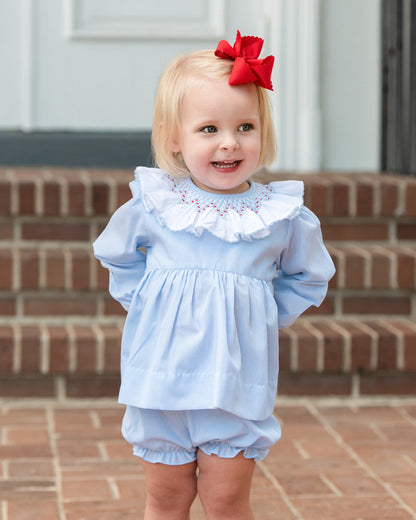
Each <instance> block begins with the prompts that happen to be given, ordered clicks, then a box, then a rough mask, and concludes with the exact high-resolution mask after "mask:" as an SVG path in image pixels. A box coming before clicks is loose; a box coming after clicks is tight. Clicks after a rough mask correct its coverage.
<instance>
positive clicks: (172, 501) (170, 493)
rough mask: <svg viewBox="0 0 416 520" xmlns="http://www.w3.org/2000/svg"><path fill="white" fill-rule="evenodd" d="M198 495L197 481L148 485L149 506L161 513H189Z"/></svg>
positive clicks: (188, 480)
mask: <svg viewBox="0 0 416 520" xmlns="http://www.w3.org/2000/svg"><path fill="white" fill-rule="evenodd" d="M196 495H197V484H196V479H193V478H189V479H187V480H183V479H182V480H181V482H180V484H179V483H176V482H174V481H173V482H171V483H169V484H167V483H163V484H161V483H160V482H153V483H149V482H148V484H147V505H148V507H150V508H151V509H152V510H158V511H159V512H170V513H172V512H174V511H178V512H180V511H187V510H189V508H190V507H191V505H192V503H193V501H194V500H195V497H196Z"/></svg>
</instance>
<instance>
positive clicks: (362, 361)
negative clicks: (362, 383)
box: [342, 322, 372, 372]
mask: <svg viewBox="0 0 416 520" xmlns="http://www.w3.org/2000/svg"><path fill="white" fill-rule="evenodd" d="M342 326H343V327H344V328H345V329H347V330H348V332H349V333H350V337H351V370H352V371H354V372H361V371H363V370H370V368H371V345H372V339H371V335H370V333H369V332H365V330H363V329H362V328H361V327H359V326H358V325H355V324H354V323H351V322H347V323H343V324H342Z"/></svg>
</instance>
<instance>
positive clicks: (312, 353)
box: [290, 321, 318, 372]
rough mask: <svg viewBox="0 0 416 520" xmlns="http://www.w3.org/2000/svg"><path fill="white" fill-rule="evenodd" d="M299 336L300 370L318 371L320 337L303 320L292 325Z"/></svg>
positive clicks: (292, 328)
mask: <svg viewBox="0 0 416 520" xmlns="http://www.w3.org/2000/svg"><path fill="white" fill-rule="evenodd" d="M290 330H292V331H293V333H294V334H296V336H297V348H298V372H316V370H317V367H318V338H317V336H316V335H315V334H313V333H312V332H311V330H310V328H309V327H308V326H306V325H304V324H303V323H302V322H301V321H298V322H295V323H294V324H293V325H291V327H290Z"/></svg>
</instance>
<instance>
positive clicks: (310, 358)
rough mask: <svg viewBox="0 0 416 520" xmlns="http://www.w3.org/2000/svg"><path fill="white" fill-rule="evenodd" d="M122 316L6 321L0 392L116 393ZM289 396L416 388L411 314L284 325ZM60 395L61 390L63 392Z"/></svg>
mask: <svg viewBox="0 0 416 520" xmlns="http://www.w3.org/2000/svg"><path fill="white" fill-rule="evenodd" d="M121 331H122V320H119V321H118V322H117V323H116V322H115V323H113V324H112V325H108V324H98V323H92V324H91V323H89V324H85V325H80V324H69V323H66V324H64V323H62V324H54V323H49V324H48V323H45V324H43V325H39V324H38V325H35V324H33V325H21V324H18V323H16V324H13V325H1V326H0V367H1V368H0V370H1V378H0V396H12V395H19V396H22V395H25V396H36V397H54V396H58V397H59V396H60V397H63V396H64V397H104V396H108V395H116V392H117V388H118V381H119V359H120V338H121ZM280 370H281V377H280V380H281V389H280V393H281V394H285V395H302V394H305V393H306V394H307V395H320V394H322V395H331V394H332V395H353V396H357V395H371V394H375V393H377V394H385V395H386V394H392V395H398V394H400V395H406V394H414V393H415V392H416V324H415V323H414V321H413V320H403V319H400V320H398V319H372V320H366V321H358V320H339V321H334V320H327V319H319V320H308V319H304V318H301V319H300V320H298V321H297V322H296V323H295V324H294V325H292V326H291V327H289V328H288V329H285V330H283V331H281V337H280ZM58 394H59V395H58Z"/></svg>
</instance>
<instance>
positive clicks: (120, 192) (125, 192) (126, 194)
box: [113, 182, 131, 212]
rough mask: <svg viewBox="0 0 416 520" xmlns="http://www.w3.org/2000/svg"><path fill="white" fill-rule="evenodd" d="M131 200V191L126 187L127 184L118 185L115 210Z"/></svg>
mask: <svg viewBox="0 0 416 520" xmlns="http://www.w3.org/2000/svg"><path fill="white" fill-rule="evenodd" d="M130 199H131V191H130V188H129V185H128V182H126V183H125V184H118V185H117V201H116V205H117V208H119V207H120V206H121V205H123V204H124V203H125V202H127V201H128V200H130ZM113 212H114V209H113Z"/></svg>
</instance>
